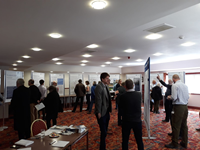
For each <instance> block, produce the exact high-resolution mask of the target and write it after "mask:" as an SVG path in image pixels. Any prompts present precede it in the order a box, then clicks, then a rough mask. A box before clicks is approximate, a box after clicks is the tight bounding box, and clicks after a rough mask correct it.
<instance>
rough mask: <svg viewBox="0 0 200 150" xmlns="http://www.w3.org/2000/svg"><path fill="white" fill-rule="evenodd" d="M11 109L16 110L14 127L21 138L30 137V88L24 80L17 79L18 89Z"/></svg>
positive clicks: (14, 92) (13, 97) (15, 91)
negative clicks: (25, 84)
mask: <svg viewBox="0 0 200 150" xmlns="http://www.w3.org/2000/svg"><path fill="white" fill-rule="evenodd" d="M11 109H13V111H14V129H15V130H16V131H18V137H19V139H27V138H29V137H30V126H31V120H30V90H29V89H28V88H27V87H25V86H24V80H23V79H18V80H17V89H15V90H14V91H13V96H12V100H11Z"/></svg>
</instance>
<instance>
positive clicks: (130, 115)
mask: <svg viewBox="0 0 200 150" xmlns="http://www.w3.org/2000/svg"><path fill="white" fill-rule="evenodd" d="M125 85H126V91H127V92H126V93H124V94H122V95H121V96H120V102H119V106H120V107H121V109H122V110H123V115H122V118H123V123H122V149H123V150H128V141H129V136H130V131H131V129H133V131H134V135H135V139H136V142H137V145H138V150H144V145H143V141H142V121H141V100H142V94H141V92H137V91H134V89H133V81H132V80H131V79H128V80H126V81H125Z"/></svg>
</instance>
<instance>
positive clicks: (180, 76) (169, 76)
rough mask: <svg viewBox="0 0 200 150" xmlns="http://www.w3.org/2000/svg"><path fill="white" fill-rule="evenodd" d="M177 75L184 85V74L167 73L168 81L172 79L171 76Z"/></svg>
mask: <svg viewBox="0 0 200 150" xmlns="http://www.w3.org/2000/svg"><path fill="white" fill-rule="evenodd" d="M174 74H177V75H178V76H179V78H180V80H181V81H182V82H183V83H185V72H169V73H168V79H172V77H173V75H174Z"/></svg>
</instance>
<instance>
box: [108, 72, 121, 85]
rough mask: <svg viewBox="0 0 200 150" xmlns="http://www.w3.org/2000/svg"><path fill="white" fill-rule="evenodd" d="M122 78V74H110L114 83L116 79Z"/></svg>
mask: <svg viewBox="0 0 200 150" xmlns="http://www.w3.org/2000/svg"><path fill="white" fill-rule="evenodd" d="M119 79H120V75H119V74H110V84H111V85H113V84H114V83H116V80H119Z"/></svg>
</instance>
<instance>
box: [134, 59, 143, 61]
mask: <svg viewBox="0 0 200 150" xmlns="http://www.w3.org/2000/svg"><path fill="white" fill-rule="evenodd" d="M135 61H143V59H137V60H135Z"/></svg>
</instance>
